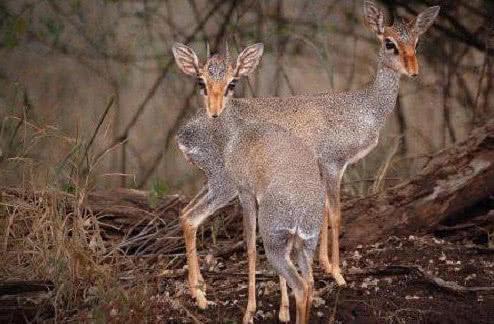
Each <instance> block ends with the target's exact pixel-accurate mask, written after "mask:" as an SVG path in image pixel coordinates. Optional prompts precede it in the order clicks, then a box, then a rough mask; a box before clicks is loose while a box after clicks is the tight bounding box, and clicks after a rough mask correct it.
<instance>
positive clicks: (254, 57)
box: [234, 43, 264, 77]
mask: <svg viewBox="0 0 494 324" xmlns="http://www.w3.org/2000/svg"><path fill="white" fill-rule="evenodd" d="M263 52H264V45H263V44H261V43H258V44H254V45H250V46H248V47H247V48H245V49H244V50H243V51H242V53H240V54H239V55H238V58H237V64H236V65H235V70H234V71H235V73H234V75H235V77H242V76H245V75H249V74H250V73H252V72H253V71H254V70H255V69H256V67H257V65H258V64H259V61H260V60H261V56H262V53H263Z"/></svg>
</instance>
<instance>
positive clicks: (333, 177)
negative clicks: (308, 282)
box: [319, 165, 346, 286]
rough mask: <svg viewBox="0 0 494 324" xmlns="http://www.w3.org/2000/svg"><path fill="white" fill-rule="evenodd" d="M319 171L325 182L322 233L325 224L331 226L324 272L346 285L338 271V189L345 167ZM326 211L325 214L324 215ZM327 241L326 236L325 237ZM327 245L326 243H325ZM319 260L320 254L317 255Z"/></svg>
mask: <svg viewBox="0 0 494 324" xmlns="http://www.w3.org/2000/svg"><path fill="white" fill-rule="evenodd" d="M320 170H321V173H322V177H323V180H324V182H325V189H326V202H325V208H324V210H325V213H324V214H325V215H324V219H325V221H324V222H323V228H322V230H321V233H322V231H327V222H328V221H329V225H330V226H331V263H329V261H328V263H327V264H329V265H330V266H331V267H330V269H329V267H328V268H326V271H328V270H329V271H330V273H331V274H332V276H333V278H334V279H335V281H336V283H337V284H338V285H339V286H343V285H345V284H346V282H345V279H344V278H343V276H342V274H341V269H340V226H341V205H340V188H341V178H342V176H343V172H344V170H345V167H344V166H342V167H338V166H335V165H321V166H320ZM326 210H327V214H326ZM326 240H327V236H326ZM326 243H327V241H326ZM321 248H322V249H323V250H324V248H326V249H327V244H325V245H324V246H321V247H320V249H321ZM319 257H320V259H321V257H322V256H321V252H320V254H319Z"/></svg>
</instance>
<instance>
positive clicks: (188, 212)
mask: <svg viewBox="0 0 494 324" xmlns="http://www.w3.org/2000/svg"><path fill="white" fill-rule="evenodd" d="M210 189H211V188H210ZM235 196H236V191H233V190H221V191H215V190H214V189H212V190H210V191H209V192H207V193H204V190H201V191H200V192H199V193H198V194H197V195H196V197H194V199H192V201H191V203H189V204H188V205H187V206H186V207H185V208H184V210H183V213H182V215H181V216H180V224H181V226H182V230H183V233H184V239H185V250H186V256H187V266H188V281H189V287H190V291H191V295H192V297H193V298H195V299H196V302H197V305H198V306H199V308H201V309H205V308H206V307H207V299H206V286H205V282H204V279H203V277H202V275H201V271H200V268H199V260H198V257H197V246H196V244H197V243H196V234H197V228H198V227H199V225H201V224H202V223H203V222H204V221H205V220H206V219H208V218H209V217H210V216H211V215H213V214H214V213H215V212H216V211H217V210H218V209H220V208H222V207H224V206H225V205H227V204H228V203H229V202H230V201H231V200H233V199H234V198H235Z"/></svg>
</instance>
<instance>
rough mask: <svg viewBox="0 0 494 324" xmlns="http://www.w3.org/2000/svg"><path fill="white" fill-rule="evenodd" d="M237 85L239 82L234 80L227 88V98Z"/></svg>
mask: <svg viewBox="0 0 494 324" xmlns="http://www.w3.org/2000/svg"><path fill="white" fill-rule="evenodd" d="M236 84H237V80H232V81H231V82H230V83H229V84H228V86H227V88H226V91H225V97H226V96H228V93H229V92H232V91H233V90H234V89H235V85H236Z"/></svg>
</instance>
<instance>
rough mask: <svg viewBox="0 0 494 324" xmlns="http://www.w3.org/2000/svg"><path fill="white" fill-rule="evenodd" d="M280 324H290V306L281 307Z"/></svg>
mask: <svg viewBox="0 0 494 324" xmlns="http://www.w3.org/2000/svg"><path fill="white" fill-rule="evenodd" d="M278 318H279V320H280V322H283V323H288V322H290V310H289V308H288V306H282V307H280V314H279V315H278Z"/></svg>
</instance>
